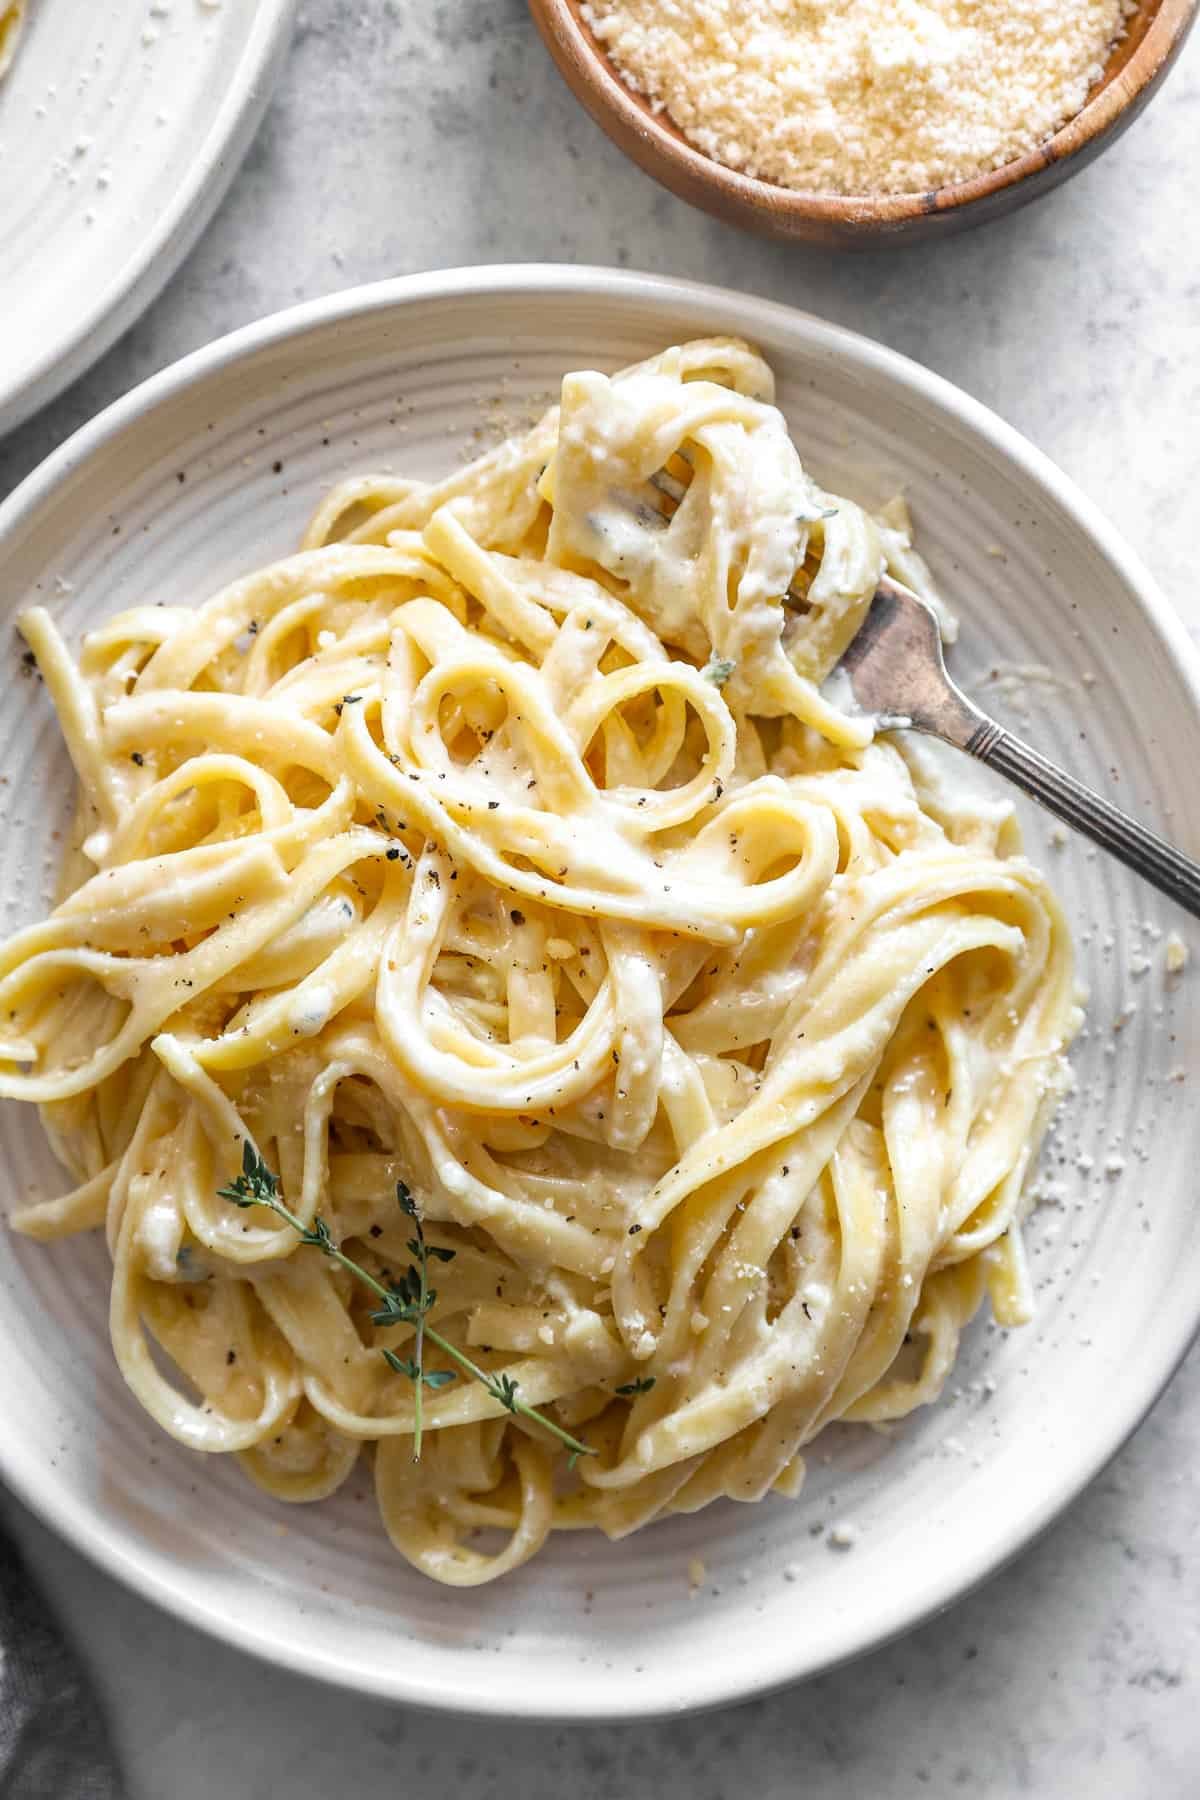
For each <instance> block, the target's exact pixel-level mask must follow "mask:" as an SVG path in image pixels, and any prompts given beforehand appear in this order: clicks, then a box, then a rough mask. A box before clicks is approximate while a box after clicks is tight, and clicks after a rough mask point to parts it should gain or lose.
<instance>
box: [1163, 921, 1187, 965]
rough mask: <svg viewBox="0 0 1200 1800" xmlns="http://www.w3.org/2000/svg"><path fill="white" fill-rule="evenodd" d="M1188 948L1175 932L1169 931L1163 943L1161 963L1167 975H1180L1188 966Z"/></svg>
mask: <svg viewBox="0 0 1200 1800" xmlns="http://www.w3.org/2000/svg"><path fill="white" fill-rule="evenodd" d="M1188 955H1189V951H1188V947H1187V945H1186V944H1185V943H1184V941H1183V939H1182V938H1181V937H1180V935H1179V933H1178V932H1177V931H1169V932H1168V933H1167V936H1166V938H1165V940H1164V942H1163V961H1164V963H1165V964H1166V968H1167V974H1168V975H1181V974H1182V973H1183V971H1184V970H1185V969H1186V968H1187V965H1188Z"/></svg>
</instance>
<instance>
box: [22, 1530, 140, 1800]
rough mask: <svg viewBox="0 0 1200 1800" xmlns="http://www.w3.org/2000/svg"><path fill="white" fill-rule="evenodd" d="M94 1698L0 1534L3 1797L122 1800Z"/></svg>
mask: <svg viewBox="0 0 1200 1800" xmlns="http://www.w3.org/2000/svg"><path fill="white" fill-rule="evenodd" d="M123 1794H124V1789H123V1787H122V1785H121V1782H120V1779H119V1777H118V1775H117V1768H116V1762H115V1760H114V1757H113V1751H112V1743H111V1741H110V1739H109V1735H108V1727H107V1726H106V1724H105V1722H104V1717H103V1714H102V1713H101V1711H100V1707H99V1704H98V1702H97V1700H96V1696H95V1694H94V1693H93V1691H92V1687H91V1683H90V1682H89V1681H88V1678H87V1676H86V1675H85V1673H84V1671H83V1669H82V1668H81V1666H80V1664H79V1662H78V1660H77V1659H76V1657H75V1655H74V1653H73V1652H72V1651H71V1650H70V1649H69V1648H68V1646H67V1644H66V1642H65V1641H64V1639H63V1636H62V1633H61V1632H60V1631H59V1629H58V1626H57V1624H56V1622H55V1621H54V1619H53V1617H52V1615H51V1613H50V1610H49V1608H48V1606H47V1604H46V1602H45V1600H44V1599H43V1598H42V1596H41V1594H40V1593H39V1592H38V1591H37V1589H36V1588H35V1587H34V1586H33V1583H32V1582H31V1580H30V1577H29V1574H28V1571H27V1570H26V1569H25V1567H24V1565H23V1563H22V1562H21V1560H20V1558H19V1556H18V1555H17V1552H16V1550H15V1549H14V1547H13V1545H12V1544H11V1543H10V1542H9V1540H8V1539H7V1538H6V1537H4V1536H3V1534H2V1533H0V1800H122V1796H123Z"/></svg>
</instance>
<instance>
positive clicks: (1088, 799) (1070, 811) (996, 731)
mask: <svg viewBox="0 0 1200 1800" xmlns="http://www.w3.org/2000/svg"><path fill="white" fill-rule="evenodd" d="M972 710H974V709H973V708H972ZM960 743H961V747H962V748H963V749H964V750H967V751H969V752H970V754H971V755H972V756H975V757H978V759H979V761H980V762H981V763H986V764H987V766H988V768H989V769H995V770H996V771H997V773H998V774H1001V775H1005V776H1007V777H1008V779H1009V781H1013V782H1015V783H1016V785H1017V786H1018V787H1019V788H1023V789H1024V790H1025V792H1026V793H1027V794H1029V795H1031V796H1032V797H1033V799H1035V800H1037V801H1039V802H1040V804H1041V805H1042V806H1044V807H1045V808H1046V809H1047V811H1048V812H1052V813H1054V814H1055V815H1056V817H1057V818H1060V819H1061V820H1062V821H1063V823H1064V824H1066V825H1072V826H1074V827H1075V829H1076V830H1077V831H1082V832H1083V833H1084V834H1085V836H1087V837H1090V838H1091V839H1092V841H1093V843H1096V844H1099V845H1100V847H1101V849H1102V850H1108V851H1110V852H1111V854H1112V855H1113V856H1116V857H1119V858H1120V860H1121V861H1122V862H1123V863H1124V864H1125V866H1126V867H1127V868H1130V869H1132V870H1133V871H1134V873H1135V874H1136V875H1142V876H1144V877H1145V879H1146V880H1147V881H1149V882H1152V883H1153V885H1154V886H1155V887H1156V888H1159V889H1161V891H1162V892H1163V893H1164V894H1169V895H1170V897H1171V899H1172V900H1177V901H1178V902H1179V904H1180V906H1183V907H1186V908H1187V910H1188V912H1190V913H1191V914H1193V916H1194V917H1196V918H1200V863H1195V862H1193V861H1192V859H1191V857H1190V856H1184V855H1183V853H1182V851H1180V850H1176V849H1173V848H1172V846H1171V845H1170V844H1168V843H1166V842H1165V840H1164V839H1163V838H1160V837H1157V836H1156V835H1155V833H1154V832H1153V831H1147V830H1146V827H1145V826H1144V825H1139V824H1138V823H1137V820H1136V819H1131V818H1130V817H1129V814H1128V813H1124V812H1122V811H1121V809H1120V807H1118V806H1113V805H1111V804H1110V803H1109V801H1107V800H1102V799H1101V798H1100V796H1099V794H1093V792H1092V791H1091V789H1090V788H1086V787H1084V785H1083V783H1082V781H1076V780H1075V778H1074V776H1073V775H1067V774H1065V773H1064V771H1063V770H1062V769H1058V768H1055V766H1054V764H1053V763H1052V762H1047V760H1046V758H1045V757H1044V756H1041V755H1039V753H1038V752H1037V751H1036V750H1034V749H1031V748H1030V746H1029V745H1028V744H1024V743H1022V742H1021V739H1020V738H1018V737H1014V736H1013V735H1012V733H1011V732H1009V731H1005V730H1004V728H1003V726H1000V725H997V724H996V722H995V720H993V719H985V718H980V719H979V723H978V724H977V725H976V726H975V729H974V730H973V731H972V732H971V733H970V735H969V736H966V737H964V738H963V739H960Z"/></svg>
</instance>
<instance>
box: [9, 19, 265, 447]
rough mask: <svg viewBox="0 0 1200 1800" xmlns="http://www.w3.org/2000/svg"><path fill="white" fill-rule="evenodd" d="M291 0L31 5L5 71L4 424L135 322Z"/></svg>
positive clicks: (227, 167)
mask: <svg viewBox="0 0 1200 1800" xmlns="http://www.w3.org/2000/svg"><path fill="white" fill-rule="evenodd" d="M293 5H294V0H29V6H28V14H27V20H26V25H25V29H24V32H23V33H22V36H21V40H20V43H19V45H18V48H17V53H16V57H15V59H14V61H13V64H12V67H11V68H10V70H9V72H8V74H7V75H6V76H5V78H4V80H3V81H0V320H2V321H3V330H0V433H3V432H5V431H8V430H11V428H12V427H13V426H14V425H17V424H19V423H20V421H21V420H22V419H24V418H27V417H28V415H29V414H30V413H31V412H33V411H34V410H35V409H36V408H37V407H39V406H43V405H44V404H45V403H46V401H47V400H49V399H51V398H52V397H53V396H54V395H55V394H57V393H58V392H59V391H60V390H61V389H62V388H64V387H66V385H67V383H68V382H70V381H73V380H74V379H75V377H76V376H77V375H81V374H82V373H83V371H84V369H86V368H87V367H88V366H89V365H90V364H91V363H93V362H94V361H95V360H96V358H97V357H98V356H100V355H102V354H103V352H104V351H105V350H107V349H108V347H109V345H110V344H112V343H114V342H115V340H116V339H117V338H118V337H119V336H120V335H121V333H122V332H123V331H124V330H126V329H127V327H128V326H130V325H132V323H133V321H134V320H135V319H136V318H137V317H138V315H139V314H140V313H141V312H142V311H143V310H144V309H145V308H146V307H147V306H148V305H149V304H150V302H151V300H153V299H154V297H155V295H156V294H157V293H158V292H159V289H160V288H161V287H162V286H163V285H164V283H165V282H166V281H167V279H168V277H169V276H170V275H171V274H172V273H173V272H174V270H175V269H176V268H177V267H178V265H179V263H180V262H181V261H182V260H183V258H184V256H185V255H186V254H187V252H188V251H189V250H190V249H191V247H192V245H193V244H194V243H195V241H196V239H197V238H198V237H199V235H200V233H201V231H202V230H203V229H204V226H205V225H206V224H207V223H208V220H209V219H210V218H211V216H212V214H213V212H214V211H215V210H216V206H217V203H218V201H219V200H220V198H221V196H222V195H223V194H224V192H225V189H226V188H227V187H228V186H229V183H230V181H231V180H232V179H233V174H234V171H235V170H236V168H237V166H238V164H239V163H240V161H241V159H242V157H243V155H244V154H245V152H246V149H247V148H248V146H249V143H250V140H251V138H252V137H253V135H254V133H255V131H256V129H257V127H258V123H259V120H260V119H261V118H262V115H263V112H264V111H265V109H266V104H267V100H268V98H269V97H270V92H271V86H272V82H273V80H274V76H275V71H276V68H277V66H278V64H279V62H280V60H281V58H282V55H283V51H284V49H285V47H286V44H287V39H288V32H289V29H290V26H291V16H292V11H293Z"/></svg>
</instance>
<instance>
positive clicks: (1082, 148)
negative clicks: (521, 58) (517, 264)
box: [529, 0, 1198, 250]
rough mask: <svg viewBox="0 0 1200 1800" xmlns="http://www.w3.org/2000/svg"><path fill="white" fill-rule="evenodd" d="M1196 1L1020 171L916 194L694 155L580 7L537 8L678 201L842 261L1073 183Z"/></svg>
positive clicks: (579, 79)
mask: <svg viewBox="0 0 1200 1800" xmlns="http://www.w3.org/2000/svg"><path fill="white" fill-rule="evenodd" d="M1197 4H1198V0H1141V3H1140V4H1139V6H1138V10H1137V12H1136V13H1135V14H1134V15H1133V17H1132V18H1131V19H1130V21H1129V27H1128V30H1127V32H1126V35H1125V37H1124V38H1123V39H1122V41H1121V42H1120V43H1119V44H1117V45H1116V46H1115V47H1114V49H1113V52H1112V55H1111V56H1110V57H1109V60H1108V65H1107V67H1106V68H1105V70H1104V73H1103V75H1102V76H1101V78H1100V79H1099V81H1097V83H1096V84H1095V86H1094V87H1093V88H1092V90H1091V92H1090V93H1089V95H1088V98H1087V100H1086V101H1085V103H1084V105H1083V108H1082V109H1081V111H1080V112H1078V113H1076V115H1075V117H1074V118H1073V119H1069V120H1068V121H1067V123H1066V124H1065V125H1064V126H1063V127H1062V129H1061V130H1060V131H1056V132H1055V133H1054V136H1053V137H1051V138H1048V139H1047V140H1046V142H1045V143H1043V144H1040V145H1039V146H1038V148H1037V149H1036V150H1030V151H1029V152H1028V153H1027V154H1026V155H1025V156H1022V157H1019V158H1018V159H1017V160H1016V161H1015V162H1011V163H1005V164H1004V165H1003V167H1001V168H999V169H991V170H989V171H988V172H987V173H986V174H984V175H976V176H973V177H972V179H971V180H970V181H960V182H955V183H953V184H952V185H950V186H948V187H940V188H933V189H931V190H930V191H928V192H926V193H920V194H865V195H845V194H808V193H801V192H799V191H798V190H795V189H792V188H785V187H777V186H776V185H775V184H774V183H773V182H769V181H757V180H755V179H754V178H753V177H751V176H748V175H739V174H737V173H736V172H735V171H734V170H733V169H727V168H725V167H724V165H723V164H721V163H718V162H714V161H713V159H712V158H711V157H709V156H706V155H705V154H704V153H703V151H700V150H697V149H696V148H695V147H694V146H693V145H692V144H690V143H689V142H688V140H687V139H686V138H685V137H684V135H683V133H682V132H681V131H679V130H678V128H677V127H676V126H675V125H673V124H672V122H671V120H670V119H669V117H668V116H667V115H666V114H665V113H655V112H653V111H652V110H651V107H650V105H649V103H648V102H647V101H646V100H645V99H644V98H643V97H642V96H641V95H640V94H635V93H634V92H633V91H632V90H631V89H630V88H627V87H626V86H625V84H624V82H623V81H622V80H621V78H620V76H619V75H618V74H617V71H616V69H615V67H614V65H613V64H612V62H611V61H610V60H609V58H608V56H607V55H606V54H605V52H604V51H603V50H602V49H601V47H600V45H599V44H598V43H597V41H596V39H595V37H594V36H593V35H592V33H591V31H589V29H588V27H587V26H586V25H585V23H584V21H583V17H582V10H581V0H529V7H530V11H531V12H532V13H533V16H534V20H535V21H536V23H537V27H538V30H539V31H540V32H541V34H542V37H543V38H544V39H545V41H546V44H547V47H548V48H549V51H550V54H551V56H553V58H554V60H555V62H556V63H557V64H558V67H559V69H560V70H561V72H562V74H563V76H564V77H565V78H566V81H567V84H568V86H569V87H570V88H571V89H572V91H573V92H574V94H575V96H576V98H577V99H579V100H581V101H582V102H583V104H584V106H585V107H586V108H587V110H588V112H590V113H591V115H592V117H593V119H595V121H596V123H597V124H598V125H599V126H601V128H602V129H603V130H604V131H606V132H607V133H608V135H609V137H610V138H611V139H612V140H613V142H614V143H615V144H617V145H619V146H620V148H621V149H622V150H624V152H625V154H626V155H627V156H630V157H632V159H633V161H634V162H635V163H637V164H638V165H639V167H641V168H643V169H644V170H645V171H646V173H647V174H648V175H653V177H654V179H655V180H656V181H660V182H661V183H662V185H663V186H664V187H666V188H670V190H671V192H672V193H673V194H678V195H679V196H680V198H681V199H683V200H689V201H691V203H692V205H693V206H700V207H703V208H704V210H705V211H706V212H710V213H714V214H715V215H716V217H717V218H718V219H724V220H725V221H726V222H727V223H728V224H731V225H740V226H742V227H744V228H745V229H746V230H747V231H756V232H759V233H761V234H762V235H764V236H766V237H776V238H789V239H793V240H797V239H805V240H807V241H808V242H810V243H816V244H825V245H827V246H829V247H830V248H833V249H838V250H862V249H873V248H883V247H885V246H887V245H889V244H895V243H915V242H916V241H918V240H919V239H923V238H932V237H939V236H941V235H943V234H944V233H946V232H950V231H961V230H963V229H964V228H965V227H967V226H969V225H981V224H983V222H984V220H985V219H994V218H997V217H998V216H999V215H1000V214H1001V213H1005V212H1011V211H1012V210H1013V209H1014V208H1015V207H1018V206H1023V205H1024V204H1025V202H1026V201H1027V200H1033V199H1036V197H1037V196H1038V195H1039V194H1044V193H1046V192H1048V190H1049V189H1050V188H1052V187H1056V186H1057V185H1058V183H1059V182H1060V181H1065V180H1066V179H1067V177H1068V176H1070V175H1074V174H1076V173H1077V172H1078V171H1079V170H1080V169H1082V168H1084V167H1085V165H1086V164H1087V163H1089V162H1091V160H1092V158H1093V157H1094V156H1097V155H1099V153H1100V151H1101V150H1103V149H1104V148H1105V147H1106V146H1107V145H1108V144H1111V143H1114V142H1115V140H1116V139H1117V137H1119V135H1120V133H1121V132H1122V131H1124V129H1125V127H1126V126H1127V125H1128V124H1130V122H1131V121H1132V120H1133V119H1135V118H1136V117H1137V115H1138V113H1139V112H1141V110H1142V108H1143V106H1145V104H1146V102H1147V100H1149V98H1150V96H1151V94H1152V93H1153V92H1154V90H1155V88H1157V87H1158V85H1159V83H1160V82H1161V81H1162V79H1163V76H1164V75H1165V74H1166V72H1167V70H1168V69H1169V68H1170V66H1171V63H1172V62H1173V61H1174V59H1175V57H1176V56H1177V54H1178V52H1179V50H1180V48H1181V46H1182V44H1183V41H1184V39H1185V38H1186V36H1187V34H1188V31H1189V29H1190V27H1191V25H1192V22H1193V20H1194V18H1195V15H1196V9H1197Z"/></svg>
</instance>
